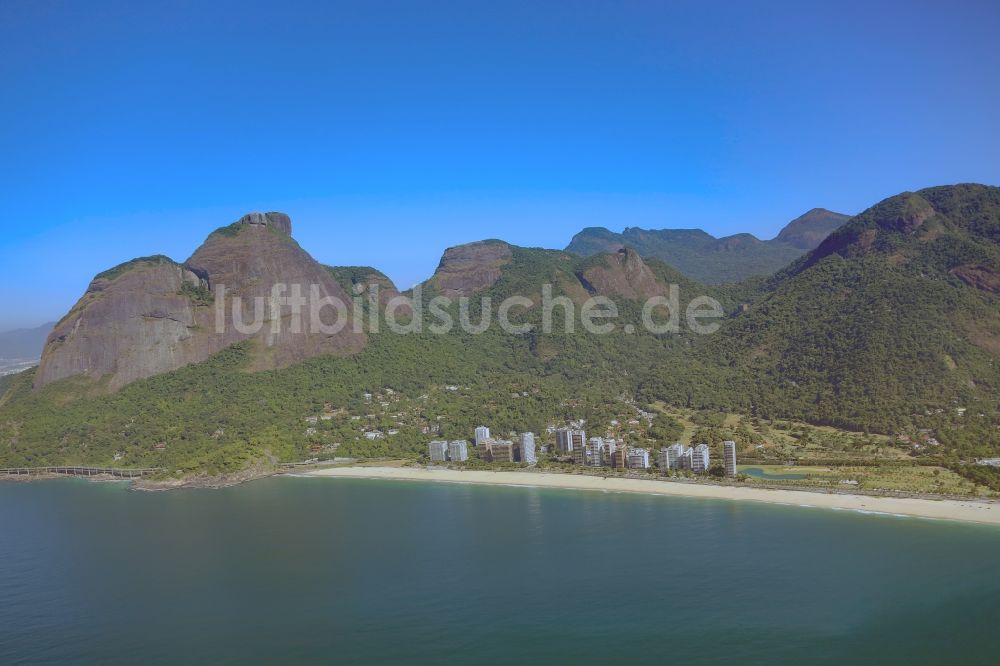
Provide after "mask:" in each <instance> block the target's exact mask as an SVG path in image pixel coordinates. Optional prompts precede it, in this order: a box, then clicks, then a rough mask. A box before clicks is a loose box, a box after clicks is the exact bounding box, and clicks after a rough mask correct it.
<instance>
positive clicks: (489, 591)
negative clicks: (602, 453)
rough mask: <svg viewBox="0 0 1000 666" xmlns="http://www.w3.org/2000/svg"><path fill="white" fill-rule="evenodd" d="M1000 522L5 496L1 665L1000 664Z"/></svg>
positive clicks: (36, 490)
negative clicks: (992, 524)
mask: <svg viewBox="0 0 1000 666" xmlns="http://www.w3.org/2000/svg"><path fill="white" fill-rule="evenodd" d="M998 565H1000V528H996V527H989V526H978V525H968V524H959V523H949V522H942V521H932V520H924V519H916V518H900V517H895V516H886V515H864V514H859V513H854V512H846V511H831V510H825V509H812V508H804V507H801V508H800V507H784V506H770V505H765V504H758V503H753V504H744V503H737V502H730V501H722V500H701V499H690V498H675V497H655V496H642V495H626V494H620V495H619V494H606V493H594V492H581V491H568V490H558V489H535V488H512V487H486V486H466V485H451V484H431V483H419V482H401V481H368V480H354V479H329V478H293V477H284V478H271V479H266V480H262V481H256V482H253V483H248V484H245V485H242V486H238V487H233V488H227V489H222V490H182V491H171V492H162V493H145V492H132V491H130V490H129V489H128V487H127V485H125V484H124V483H89V482H86V481H82V480H57V481H44V482H37V483H0V664H21V663H25V664H27V663H31V664H37V663H52V664H115V663H121V664H134V663H143V664H166V663H187V664H194V663H212V664H222V663H232V664H236V663H239V664H247V663H266V664H294V663H335V664H388V663H406V664H513V663H517V664H552V663H574V664H606V663H615V664H664V663H676V664H725V663H739V664H843V663H850V664H880V665H884V664H994V663H997V659H998V657H997V655H998V654H1000V630H998V628H997V620H998V618H1000V575H998Z"/></svg>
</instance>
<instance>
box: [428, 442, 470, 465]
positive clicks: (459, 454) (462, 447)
mask: <svg viewBox="0 0 1000 666" xmlns="http://www.w3.org/2000/svg"><path fill="white" fill-rule="evenodd" d="M429 449H430V451H429V453H430V457H431V462H448V461H449V460H450V461H452V462H462V461H465V460H468V459H469V443H468V442H467V441H465V440H464V439H456V440H455V441H452V442H449V441H447V440H444V439H435V440H434V441H432V442H431V443H430V446H429Z"/></svg>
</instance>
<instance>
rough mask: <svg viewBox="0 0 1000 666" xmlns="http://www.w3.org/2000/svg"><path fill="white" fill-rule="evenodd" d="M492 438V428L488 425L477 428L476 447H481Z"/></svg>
mask: <svg viewBox="0 0 1000 666" xmlns="http://www.w3.org/2000/svg"><path fill="white" fill-rule="evenodd" d="M489 438H490V429H489V428H487V427H486V426H479V427H478V428H476V447H480V446H482V445H483V444H485V443H486V441H487V440H489Z"/></svg>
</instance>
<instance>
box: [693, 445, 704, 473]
mask: <svg viewBox="0 0 1000 666" xmlns="http://www.w3.org/2000/svg"><path fill="white" fill-rule="evenodd" d="M690 453H691V471H692V472H694V473H695V474H704V473H705V472H707V471H708V445H707V444H699V445H698V446H696V447H694V448H693V449H691V450H690Z"/></svg>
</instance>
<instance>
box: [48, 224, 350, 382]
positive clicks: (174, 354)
mask: <svg viewBox="0 0 1000 666" xmlns="http://www.w3.org/2000/svg"><path fill="white" fill-rule="evenodd" d="M275 285H300V286H301V287H302V288H303V289H304V290H308V289H309V288H311V287H312V286H315V288H316V289H317V290H318V294H319V295H320V296H321V297H332V298H336V299H339V300H340V301H341V302H344V303H349V302H350V301H349V297H348V295H347V294H346V293H345V291H344V289H343V288H342V287H341V286H340V284H339V283H338V282H337V281H336V280H335V279H334V278H333V276H331V275H330V273H329V272H328V271H327V270H326V269H325V268H323V267H322V266H321V265H320V264H318V263H317V262H316V261H315V260H314V259H313V258H312V257H310V256H309V255H308V254H307V253H306V252H305V251H304V250H302V249H301V248H300V247H299V245H298V244H297V243H296V242H295V241H294V240H293V239H292V237H291V220H290V219H289V218H288V216H287V215H284V214H282V213H266V214H264V213H251V214H249V215H246V216H244V217H243V218H241V219H240V220H238V221H237V222H235V223H233V224H231V225H229V226H228V227H223V228H221V229H218V230H216V231H215V232H213V233H212V234H211V235H209V237H208V238H207V240H206V241H205V243H204V244H203V245H202V246H201V247H200V248H198V250H197V251H196V252H195V253H194V254H193V255H192V256H191V258H190V259H188V260H187V261H186V262H184V263H183V264H179V263H177V262H175V261H173V260H172V259H170V258H169V257H165V256H162V255H161V256H154V257H143V258H139V259H134V260H132V261H129V262H127V263H124V264H121V265H119V266H116V267H114V268H112V269H110V270H108V271H105V272H103V273H100V274H99V275H97V276H96V277H95V278H94V279H93V281H92V282H91V283H90V285H89V286H88V288H87V291H86V292H85V293H84V295H83V297H82V298H81V299H80V300H79V301H78V302H77V303H76V305H74V306H73V308H72V309H71V310H70V312H69V313H68V314H67V315H66V316H65V317H64V318H63V319H62V320H61V321H60V322H59V323H58V324H56V326H55V328H54V330H53V331H52V333H51V334H50V336H49V338H48V341H47V342H46V345H45V349H44V351H43V353H42V359H41V364H40V365H39V368H38V371H37V373H36V374H35V381H34V386H35V388H36V389H40V388H42V387H44V386H46V385H48V384H51V383H53V382H57V381H59V380H62V379H66V378H68V377H73V376H85V377H87V378H89V379H91V380H93V381H94V382H96V383H98V384H99V386H98V387H97V388H99V389H100V390H108V391H114V390H117V389H119V388H121V387H122V386H125V385H126V384H128V383H130V382H133V381H135V380H137V379H142V378H144V377H150V376H153V375H156V374H160V373H163V372H169V371H171V370H175V369H177V368H181V367H184V366H186V365H189V364H192V363H198V362H201V361H204V360H205V359H207V358H209V357H210V356H211V355H212V354H215V353H216V352H219V351H221V350H222V349H225V348H226V347H229V346H230V345H232V344H234V343H237V342H240V341H243V340H253V341H254V343H255V345H254V349H255V351H254V354H253V360H252V363H251V364H250V366H251V368H252V369H255V370H264V369H270V368H279V367H285V366H287V365H290V364H292V363H296V362H299V361H302V360H304V359H306V358H309V357H311V356H316V355H319V354H350V353H355V352H357V351H360V349H362V348H363V346H364V335H363V334H361V333H356V332H354V331H353V330H352V328H353V327H351V326H346V327H344V328H343V330H342V331H340V332H339V333H337V334H336V335H325V334H322V333H312V332H307V333H306V334H301V335H300V334H295V333H293V332H292V331H291V330H290V326H288V325H282V324H284V323H285V320H286V319H287V318H288V317H289V316H290V310H291V307H290V306H289V305H283V306H281V307H280V308H277V309H272V308H271V307H270V305H269V306H268V307H267V308H266V310H267V313H266V314H265V313H264V312H260V313H259V314H260V315H261V318H263V317H265V316H266V318H267V319H266V322H263V324H264V325H262V326H260V327H259V330H257V331H250V330H249V328H250V327H244V330H243V331H241V330H240V328H241V327H240V326H237V325H236V324H235V320H236V316H235V315H236V310H235V308H236V303H237V302H239V304H240V306H241V308H240V310H239V312H240V314H242V315H243V318H244V319H245V320H246V323H252V321H253V320H254V317H253V316H252V315H251V311H252V312H253V315H256V314H258V311H257V301H258V300H259V301H261V304H263V303H268V304H270V298H271V295H272V288H273V287H274V286H275ZM220 295H221V296H222V301H220V302H216V298H218V297H219V296H220ZM237 299H239V301H237ZM262 309H264V308H262ZM219 313H222V315H221V316H220V314H219ZM275 320H277V322H276V321H275ZM241 321H242V319H241ZM275 323H277V324H278V325H277V326H275V325H274V324H275Z"/></svg>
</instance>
